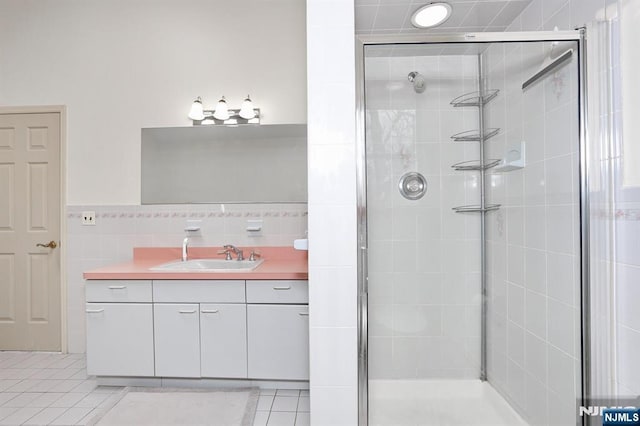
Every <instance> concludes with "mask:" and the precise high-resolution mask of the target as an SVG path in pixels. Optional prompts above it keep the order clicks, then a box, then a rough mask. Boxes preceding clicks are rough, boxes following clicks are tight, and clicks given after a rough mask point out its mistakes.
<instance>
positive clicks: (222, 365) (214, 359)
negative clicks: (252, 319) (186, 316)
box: [200, 304, 247, 378]
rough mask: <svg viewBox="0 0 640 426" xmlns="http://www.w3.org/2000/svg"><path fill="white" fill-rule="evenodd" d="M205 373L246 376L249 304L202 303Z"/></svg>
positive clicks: (202, 352)
mask: <svg viewBox="0 0 640 426" xmlns="http://www.w3.org/2000/svg"><path fill="white" fill-rule="evenodd" d="M200 370H201V373H202V377H236V378H246V377H247V307H246V305H244V304H242V305H234V304H218V305H212V304H201V305H200Z"/></svg>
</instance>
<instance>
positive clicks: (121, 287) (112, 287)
mask: <svg viewBox="0 0 640 426" xmlns="http://www.w3.org/2000/svg"><path fill="white" fill-rule="evenodd" d="M125 288H127V286H126V285H110V286H109V290H123V289H125Z"/></svg>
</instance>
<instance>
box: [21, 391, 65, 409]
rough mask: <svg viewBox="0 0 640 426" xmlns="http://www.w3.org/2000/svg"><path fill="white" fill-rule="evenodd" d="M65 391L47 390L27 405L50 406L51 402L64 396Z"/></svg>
mask: <svg viewBox="0 0 640 426" xmlns="http://www.w3.org/2000/svg"><path fill="white" fill-rule="evenodd" d="M62 395H64V394H63V393H56V392H47V393H43V394H42V395H40V396H39V397H38V398H36V399H34V400H33V401H31V402H30V403H29V405H27V406H28V407H49V406H50V405H51V404H53V403H54V402H56V401H57V400H59V399H60V398H62Z"/></svg>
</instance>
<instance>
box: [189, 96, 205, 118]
mask: <svg viewBox="0 0 640 426" xmlns="http://www.w3.org/2000/svg"><path fill="white" fill-rule="evenodd" d="M189 118H190V119H192V120H193V121H202V120H204V109H203V108H202V99H200V96H198V97H197V98H196V100H195V101H193V104H191V111H189Z"/></svg>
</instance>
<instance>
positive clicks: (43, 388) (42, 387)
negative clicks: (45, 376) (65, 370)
mask: <svg viewBox="0 0 640 426" xmlns="http://www.w3.org/2000/svg"><path fill="white" fill-rule="evenodd" d="M56 385H57V381H56V380H40V381H39V382H38V383H36V384H35V385H33V386H31V387H30V388H29V389H28V392H49V391H50V390H51V388H53V387H55V386H56Z"/></svg>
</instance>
